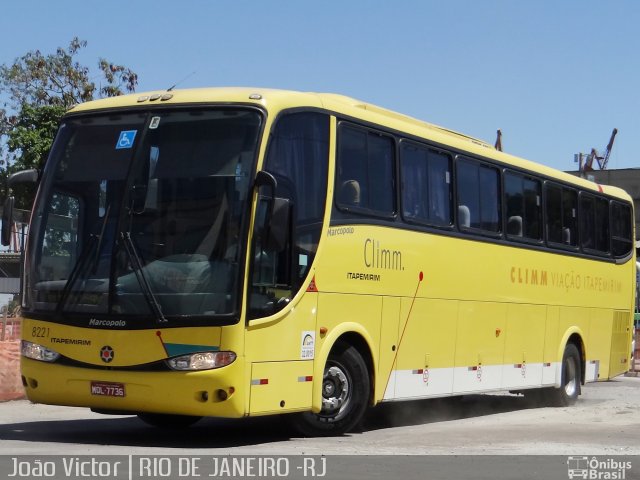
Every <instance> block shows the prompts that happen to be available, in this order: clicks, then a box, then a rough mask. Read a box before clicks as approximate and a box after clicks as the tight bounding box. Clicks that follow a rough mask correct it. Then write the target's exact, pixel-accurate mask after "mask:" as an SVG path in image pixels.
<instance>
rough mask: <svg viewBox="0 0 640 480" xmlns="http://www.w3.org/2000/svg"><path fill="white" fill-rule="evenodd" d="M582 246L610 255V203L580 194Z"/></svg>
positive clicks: (585, 248)
mask: <svg viewBox="0 0 640 480" xmlns="http://www.w3.org/2000/svg"><path fill="white" fill-rule="evenodd" d="M580 245H581V246H582V248H583V249H584V250H591V251H596V252H600V253H605V254H606V253H609V202H608V201H607V200H605V199H604V198H598V197H596V196H594V195H589V194H586V193H582V194H580Z"/></svg>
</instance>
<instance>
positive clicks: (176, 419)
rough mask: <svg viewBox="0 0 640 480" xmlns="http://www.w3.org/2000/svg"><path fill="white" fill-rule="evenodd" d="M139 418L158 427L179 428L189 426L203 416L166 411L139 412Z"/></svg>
mask: <svg viewBox="0 0 640 480" xmlns="http://www.w3.org/2000/svg"><path fill="white" fill-rule="evenodd" d="M138 418H139V419H140V420H142V421H143V422H144V423H146V424H149V425H152V426H154V427H158V428H169V429H179V428H187V427H190V426H191V425H193V424H194V423H196V422H197V421H198V420H200V419H201V418H202V417H195V416H191V415H169V414H164V413H139V414H138Z"/></svg>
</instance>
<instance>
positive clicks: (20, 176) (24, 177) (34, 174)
mask: <svg viewBox="0 0 640 480" xmlns="http://www.w3.org/2000/svg"><path fill="white" fill-rule="evenodd" d="M39 178H40V170H37V169H35V168H31V169H29V170H21V171H19V172H16V173H12V174H11V175H9V178H8V179H7V185H8V186H9V187H12V186H14V185H15V184H17V183H37V182H38V179H39Z"/></svg>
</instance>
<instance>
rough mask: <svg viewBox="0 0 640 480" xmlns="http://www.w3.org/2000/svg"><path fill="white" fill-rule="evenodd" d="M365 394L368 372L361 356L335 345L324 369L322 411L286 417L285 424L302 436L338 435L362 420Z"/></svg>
mask: <svg viewBox="0 0 640 480" xmlns="http://www.w3.org/2000/svg"><path fill="white" fill-rule="evenodd" d="M369 392H370V381H369V371H368V369H367V365H366V363H365V361H364V359H363V358H362V355H360V352H358V350H357V349H356V348H355V347H353V346H351V345H347V344H343V343H338V344H336V346H335V347H334V349H333V350H332V352H331V354H330V355H329V359H328V360H327V364H326V365H325V367H324V375H323V377H322V410H321V411H320V413H311V412H305V413H298V414H293V415H289V420H290V422H291V424H292V426H293V428H294V429H295V430H297V431H298V432H299V433H301V434H302V435H304V436H308V437H315V436H332V435H342V434H343V433H346V432H348V431H350V430H351V429H353V428H354V427H355V426H356V425H358V424H359V423H360V421H361V420H362V417H363V415H364V413H365V411H366V409H367V406H368V403H369Z"/></svg>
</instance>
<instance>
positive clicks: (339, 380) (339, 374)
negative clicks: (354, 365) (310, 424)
mask: <svg viewBox="0 0 640 480" xmlns="http://www.w3.org/2000/svg"><path fill="white" fill-rule="evenodd" d="M348 398H349V380H348V379H347V376H346V375H345V373H344V372H343V371H342V370H341V369H340V368H338V367H335V366H333V367H330V368H329V369H328V370H327V371H326V372H325V375H324V378H323V381H322V412H323V413H324V414H334V413H336V412H338V411H340V409H341V408H342V407H343V406H344V405H345V403H346V401H347V400H348Z"/></svg>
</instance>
